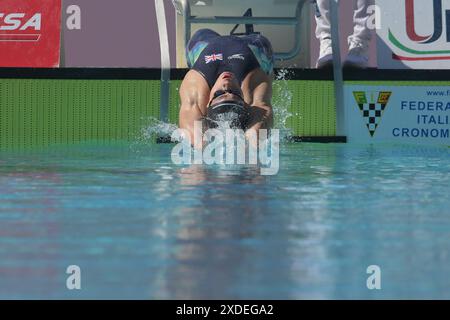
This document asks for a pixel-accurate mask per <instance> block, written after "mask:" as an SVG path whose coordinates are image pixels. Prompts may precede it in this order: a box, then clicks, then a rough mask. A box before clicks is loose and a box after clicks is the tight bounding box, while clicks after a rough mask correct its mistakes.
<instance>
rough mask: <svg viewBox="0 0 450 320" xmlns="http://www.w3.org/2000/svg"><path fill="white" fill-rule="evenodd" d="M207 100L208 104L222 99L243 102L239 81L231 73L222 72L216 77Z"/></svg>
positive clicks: (222, 100) (219, 101)
mask: <svg viewBox="0 0 450 320" xmlns="http://www.w3.org/2000/svg"><path fill="white" fill-rule="evenodd" d="M209 101H210V105H211V104H217V103H221V102H224V101H234V102H236V103H238V104H245V102H244V98H243V94H242V90H241V87H240V85H239V81H238V80H237V79H236V77H235V76H234V74H233V73H231V72H224V73H222V74H221V75H220V76H219V77H218V78H217V80H216V83H215V84H214V86H213V87H212V88H211V94H210V97H209Z"/></svg>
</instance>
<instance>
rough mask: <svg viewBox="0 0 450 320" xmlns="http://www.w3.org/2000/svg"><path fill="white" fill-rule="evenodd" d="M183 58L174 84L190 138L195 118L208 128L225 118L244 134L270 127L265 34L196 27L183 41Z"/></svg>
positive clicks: (268, 53) (182, 123) (268, 59)
mask: <svg viewBox="0 0 450 320" xmlns="http://www.w3.org/2000/svg"><path fill="white" fill-rule="evenodd" d="M186 58H187V62H188V66H189V68H190V70H189V72H188V73H187V74H186V76H185V78H184V80H183V82H182V84H181V87H180V98H181V109H180V121H179V126H180V128H181V129H186V130H187V131H188V132H189V134H190V136H191V137H190V138H191V141H195V140H194V123H195V122H196V121H203V125H204V128H205V127H206V129H209V128H215V127H217V123H218V121H220V120H224V119H231V121H230V127H231V128H234V129H242V130H244V131H245V132H246V133H249V130H250V129H253V130H256V132H258V131H259V129H270V128H271V127H272V125H273V111H272V104H271V100H272V75H273V65H274V59H273V51H272V46H271V44H270V42H269V41H268V40H267V39H266V38H265V37H263V36H261V35H259V34H251V35H246V36H233V35H231V36H221V35H219V34H218V33H216V32H214V31H212V30H209V29H201V30H199V31H197V32H196V33H195V34H194V36H193V37H192V39H191V40H190V41H189V43H188V45H187V48H186ZM230 114H231V115H232V116H233V117H231V118H230V117H229V115H230Z"/></svg>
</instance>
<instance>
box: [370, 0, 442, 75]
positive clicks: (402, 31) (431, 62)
mask: <svg viewBox="0 0 450 320" xmlns="http://www.w3.org/2000/svg"><path fill="white" fill-rule="evenodd" d="M376 4H377V6H378V8H379V10H380V14H379V15H378V17H377V19H379V21H378V23H379V27H380V29H378V30H377V56H378V67H379V68H380V69H450V0H395V1H392V0H376Z"/></svg>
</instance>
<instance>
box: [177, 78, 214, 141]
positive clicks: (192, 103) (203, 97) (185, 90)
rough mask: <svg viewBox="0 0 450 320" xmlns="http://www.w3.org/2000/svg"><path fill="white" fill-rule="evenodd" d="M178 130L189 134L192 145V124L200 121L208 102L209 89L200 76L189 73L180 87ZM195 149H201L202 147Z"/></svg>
mask: <svg viewBox="0 0 450 320" xmlns="http://www.w3.org/2000/svg"><path fill="white" fill-rule="evenodd" d="M180 99H181V107H180V120H179V126H180V129H185V130H187V131H188V132H189V136H190V139H191V143H192V144H194V124H195V122H196V121H200V122H201V121H202V119H203V116H204V113H206V105H207V104H208V100H209V87H208V84H207V83H206V81H205V80H204V79H203V78H202V76H201V75H200V74H198V73H197V72H195V71H192V70H191V71H189V72H188V73H187V74H186V77H185V78H184V80H183V83H182V84H181V87H180ZM195 147H198V148H202V145H196V146H195Z"/></svg>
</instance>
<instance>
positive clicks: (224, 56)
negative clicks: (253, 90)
mask: <svg viewBox="0 0 450 320" xmlns="http://www.w3.org/2000/svg"><path fill="white" fill-rule="evenodd" d="M186 56H187V61H188V65H189V67H190V68H191V69H193V70H196V71H198V72H199V73H200V74H201V75H202V76H203V77H204V78H205V79H206V81H207V82H208V85H209V87H210V88H212V87H213V86H214V83H215V82H216V80H217V78H218V77H219V76H220V75H221V74H222V73H223V72H232V73H233V74H234V75H235V77H236V78H237V80H238V81H239V83H240V84H242V81H243V80H244V79H245V77H246V76H247V75H248V74H249V73H250V72H251V71H253V70H255V69H257V68H261V69H262V70H264V72H266V73H267V74H271V73H272V72H273V53H272V47H271V45H270V42H269V41H268V40H267V39H266V38H265V37H263V36H261V35H258V34H252V35H248V36H243V37H238V36H220V35H219V34H218V33H216V32H214V31H212V30H209V29H201V30H199V31H197V32H196V33H195V34H194V36H193V37H192V39H191V40H190V41H189V44H188V46H187V48H186Z"/></svg>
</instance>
